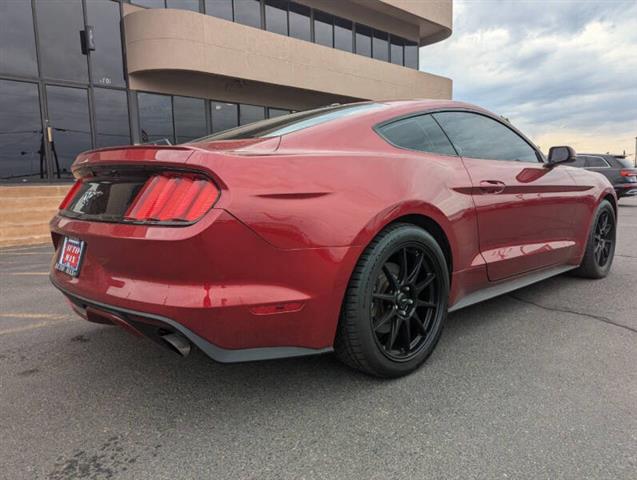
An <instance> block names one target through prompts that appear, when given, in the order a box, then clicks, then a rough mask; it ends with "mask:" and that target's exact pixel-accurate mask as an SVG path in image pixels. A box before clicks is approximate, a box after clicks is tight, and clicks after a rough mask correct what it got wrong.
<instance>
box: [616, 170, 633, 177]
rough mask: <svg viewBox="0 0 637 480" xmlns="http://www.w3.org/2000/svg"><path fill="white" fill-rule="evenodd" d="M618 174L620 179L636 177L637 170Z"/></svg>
mask: <svg viewBox="0 0 637 480" xmlns="http://www.w3.org/2000/svg"><path fill="white" fill-rule="evenodd" d="M619 174H620V175H621V176H622V177H637V170H622V171H621V172H619Z"/></svg>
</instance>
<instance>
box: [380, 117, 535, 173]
mask: <svg viewBox="0 0 637 480" xmlns="http://www.w3.org/2000/svg"><path fill="white" fill-rule="evenodd" d="M443 112H458V113H471V114H474V115H480V116H482V117H486V118H490V119H491V120H495V121H496V122H497V123H499V124H501V125H503V126H504V127H506V128H508V129H509V130H511V131H512V132H513V133H515V134H516V135H517V136H519V137H520V138H521V139H522V140H524V142H526V143H527V145H528V146H529V147H530V148H531V149H532V150H533V151H534V152H535V156H536V157H537V163H538V164H540V165H545V164H546V163H547V162H546V158H545V156H544V154H543V153H542V151H541V150H540V149H539V148H538V147H537V146H536V145H535V144H534V143H533V142H532V141H531V140H530V139H529V138H528V137H527V136H526V135H524V134H523V133H522V132H521V131H520V130H518V129H517V128H516V127H514V126H513V125H511V124H510V123H508V122H505V121H504V120H502V118H500V117H498V116H496V115H490V114H488V113H486V112H480V111H477V110H471V109H469V108H463V107H459V108H453V107H443V108H431V109H427V110H419V111H417V112H411V113H407V114H404V115H399V116H397V117H393V118H391V119H389V120H383V121H382V122H379V123H377V124H376V125H374V126H373V127H372V130H374V132H376V134H377V135H378V136H379V137H381V138H382V139H383V140H385V141H386V142H388V143H390V142H389V141H388V140H387V139H385V137H384V136H383V135H382V134H381V133H380V132H379V131H378V129H379V128H381V127H383V126H385V125H388V124H390V123H393V122H397V121H399V120H405V119H407V118H411V117H417V116H420V115H427V114H432V115H433V114H435V113H443ZM433 119H434V120H436V117H435V116H434V117H433ZM436 123H438V126H439V127H440V128H441V129H442V131H443V132H444V134H445V135H446V136H447V139H448V140H449V142H450V143H451V146H452V147H453V149H454V150H455V151H456V153H458V156H459V157H460V158H462V155H460V153H459V152H458V150H457V148H456V146H455V145H454V144H453V142H452V141H451V138H449V135H448V134H447V132H446V131H445V129H444V127H443V126H442V125H440V123H439V122H438V120H436ZM392 145H393V144H392ZM397 148H403V147H397ZM407 150H410V151H417V150H411V149H407ZM467 158H473V157H467ZM477 160H491V159H488V158H483V159H477ZM493 160H495V159H493ZM495 161H498V162H515V163H516V164H520V163H532V162H524V161H519V160H495Z"/></svg>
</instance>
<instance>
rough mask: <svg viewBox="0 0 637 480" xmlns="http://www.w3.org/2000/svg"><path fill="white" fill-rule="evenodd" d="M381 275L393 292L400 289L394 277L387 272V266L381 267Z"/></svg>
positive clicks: (389, 271)
mask: <svg viewBox="0 0 637 480" xmlns="http://www.w3.org/2000/svg"><path fill="white" fill-rule="evenodd" d="M383 273H384V274H385V276H386V277H387V281H388V282H389V284H390V285H391V287H392V288H393V289H394V291H395V292H397V291H398V290H399V289H400V285H399V284H398V279H397V278H396V277H395V276H394V274H393V273H391V270H389V267H388V266H387V264H385V265H383Z"/></svg>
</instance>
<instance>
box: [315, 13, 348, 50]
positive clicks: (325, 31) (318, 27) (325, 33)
mask: <svg viewBox="0 0 637 480" xmlns="http://www.w3.org/2000/svg"><path fill="white" fill-rule="evenodd" d="M351 36H352V35H351V33H350V40H351ZM314 42H316V43H318V44H320V45H325V46H326V47H333V46H334V17H333V16H332V15H330V14H328V13H323V12H320V11H318V10H314ZM350 43H351V42H350Z"/></svg>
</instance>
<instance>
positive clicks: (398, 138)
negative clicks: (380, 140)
mask: <svg viewBox="0 0 637 480" xmlns="http://www.w3.org/2000/svg"><path fill="white" fill-rule="evenodd" d="M378 131H379V133H380V134H381V135H382V136H383V137H385V139H387V140H388V141H389V142H390V143H393V144H394V145H396V146H397V147H402V148H409V149H410V150H420V151H422V152H431V153H441V154H443V155H455V154H456V152H455V151H454V149H453V147H452V146H451V143H449V139H448V138H447V136H446V135H445V134H444V132H443V131H442V130H441V128H440V126H439V125H438V124H437V123H436V121H435V120H434V119H433V118H431V115H422V116H419V117H411V118H406V119H404V120H398V121H396V122H393V123H390V124H388V125H384V126H382V127H380V128H379V129H378Z"/></svg>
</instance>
